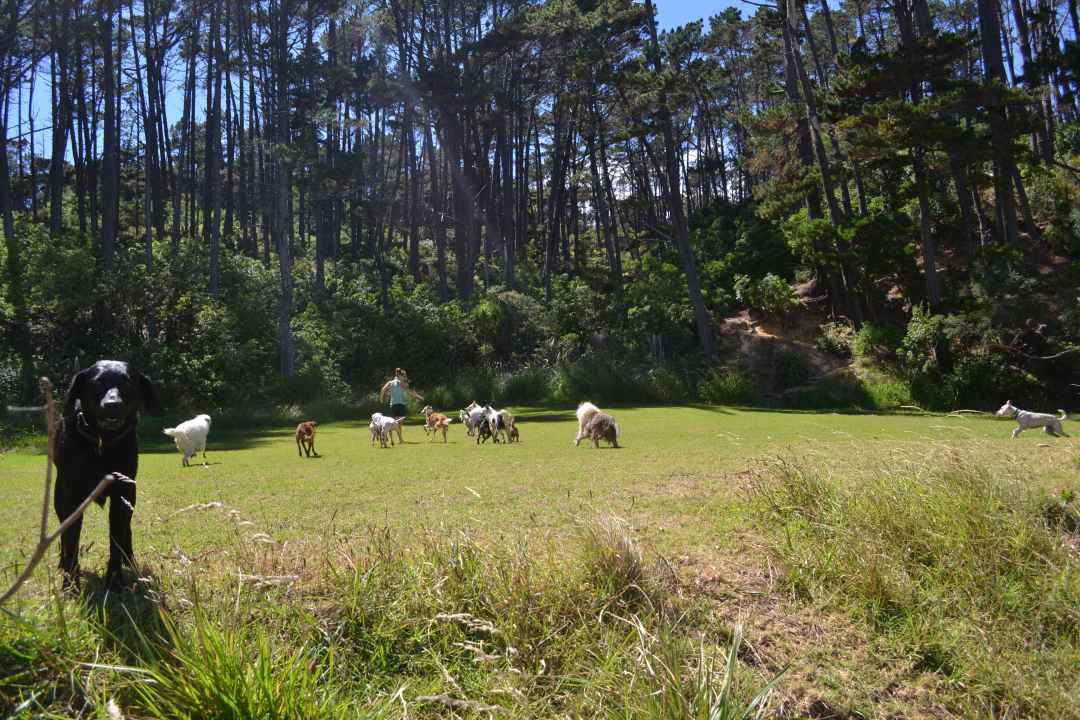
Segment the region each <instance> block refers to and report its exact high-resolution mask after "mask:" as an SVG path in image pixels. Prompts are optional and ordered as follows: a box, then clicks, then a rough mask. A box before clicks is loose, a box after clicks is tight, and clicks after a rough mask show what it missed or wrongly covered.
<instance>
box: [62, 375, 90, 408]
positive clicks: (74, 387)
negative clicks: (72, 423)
mask: <svg viewBox="0 0 1080 720" xmlns="http://www.w3.org/2000/svg"><path fill="white" fill-rule="evenodd" d="M92 369H93V368H92V367H88V368H86V369H85V370H81V371H79V372H77V373H75V377H73V378H71V385H70V386H69V387H68V391H67V395H66V396H65V397H64V417H71V416H72V415H74V414H75V402H76V401H77V400H78V399H79V396H80V395H82V391H83V388H84V387H86V378H88V377H89V376H90V371H91V370H92Z"/></svg>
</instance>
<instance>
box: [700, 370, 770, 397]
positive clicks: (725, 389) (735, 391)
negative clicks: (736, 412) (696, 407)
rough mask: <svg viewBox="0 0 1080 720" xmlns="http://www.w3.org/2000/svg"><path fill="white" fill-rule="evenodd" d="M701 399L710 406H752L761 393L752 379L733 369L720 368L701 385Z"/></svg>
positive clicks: (744, 373)
mask: <svg viewBox="0 0 1080 720" xmlns="http://www.w3.org/2000/svg"><path fill="white" fill-rule="evenodd" d="M699 392H700V394H701V399H702V400H703V401H705V402H707V403H709V404H710V405H752V404H754V403H756V402H759V401H760V399H761V393H760V391H759V390H758V387H757V385H756V384H755V382H754V379H753V378H752V377H751V376H750V375H748V374H747V373H746V372H744V371H742V370H739V369H734V368H721V369H718V370H715V371H714V372H713V374H712V375H711V376H710V377H709V378H708V379H706V380H705V382H703V383H702V384H701V389H700V391H699Z"/></svg>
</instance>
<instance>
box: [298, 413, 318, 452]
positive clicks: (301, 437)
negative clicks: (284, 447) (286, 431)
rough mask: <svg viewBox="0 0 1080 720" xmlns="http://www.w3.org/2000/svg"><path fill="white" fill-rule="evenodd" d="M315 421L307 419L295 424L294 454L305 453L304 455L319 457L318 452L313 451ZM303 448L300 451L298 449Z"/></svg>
mask: <svg viewBox="0 0 1080 720" xmlns="http://www.w3.org/2000/svg"><path fill="white" fill-rule="evenodd" d="M315 425H316V423H315V421H314V420H308V421H307V422H302V423H300V424H299V425H297V426H296V454H297V455H305V456H306V457H311V456H312V455H314V456H315V457H319V453H317V452H315ZM301 448H303V452H302V453H301V451H300V449H301Z"/></svg>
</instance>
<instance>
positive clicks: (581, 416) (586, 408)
mask: <svg viewBox="0 0 1080 720" xmlns="http://www.w3.org/2000/svg"><path fill="white" fill-rule="evenodd" d="M599 412H600V408H598V407H596V406H595V405H593V404H592V403H591V402H588V401H586V402H583V403H581V404H580V405H578V406H577V422H578V428H577V437H576V438H574V447H577V446H578V445H580V444H581V441H582V440H584V439H585V438H586V437H588V433H586V432H585V428H586V427H588V425H589V421H590V420H592V419H593V417H594V416H595V415H596V414H597V413H599Z"/></svg>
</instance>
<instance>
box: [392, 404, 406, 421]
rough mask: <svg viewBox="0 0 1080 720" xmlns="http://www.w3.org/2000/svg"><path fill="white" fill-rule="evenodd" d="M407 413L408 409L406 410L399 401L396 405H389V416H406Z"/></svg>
mask: <svg viewBox="0 0 1080 720" xmlns="http://www.w3.org/2000/svg"><path fill="white" fill-rule="evenodd" d="M408 414H409V411H408V410H406V409H405V406H404V405H402V404H401V403H397V404H396V405H391V406H390V417H392V418H403V417H406V416H407V415H408Z"/></svg>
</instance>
